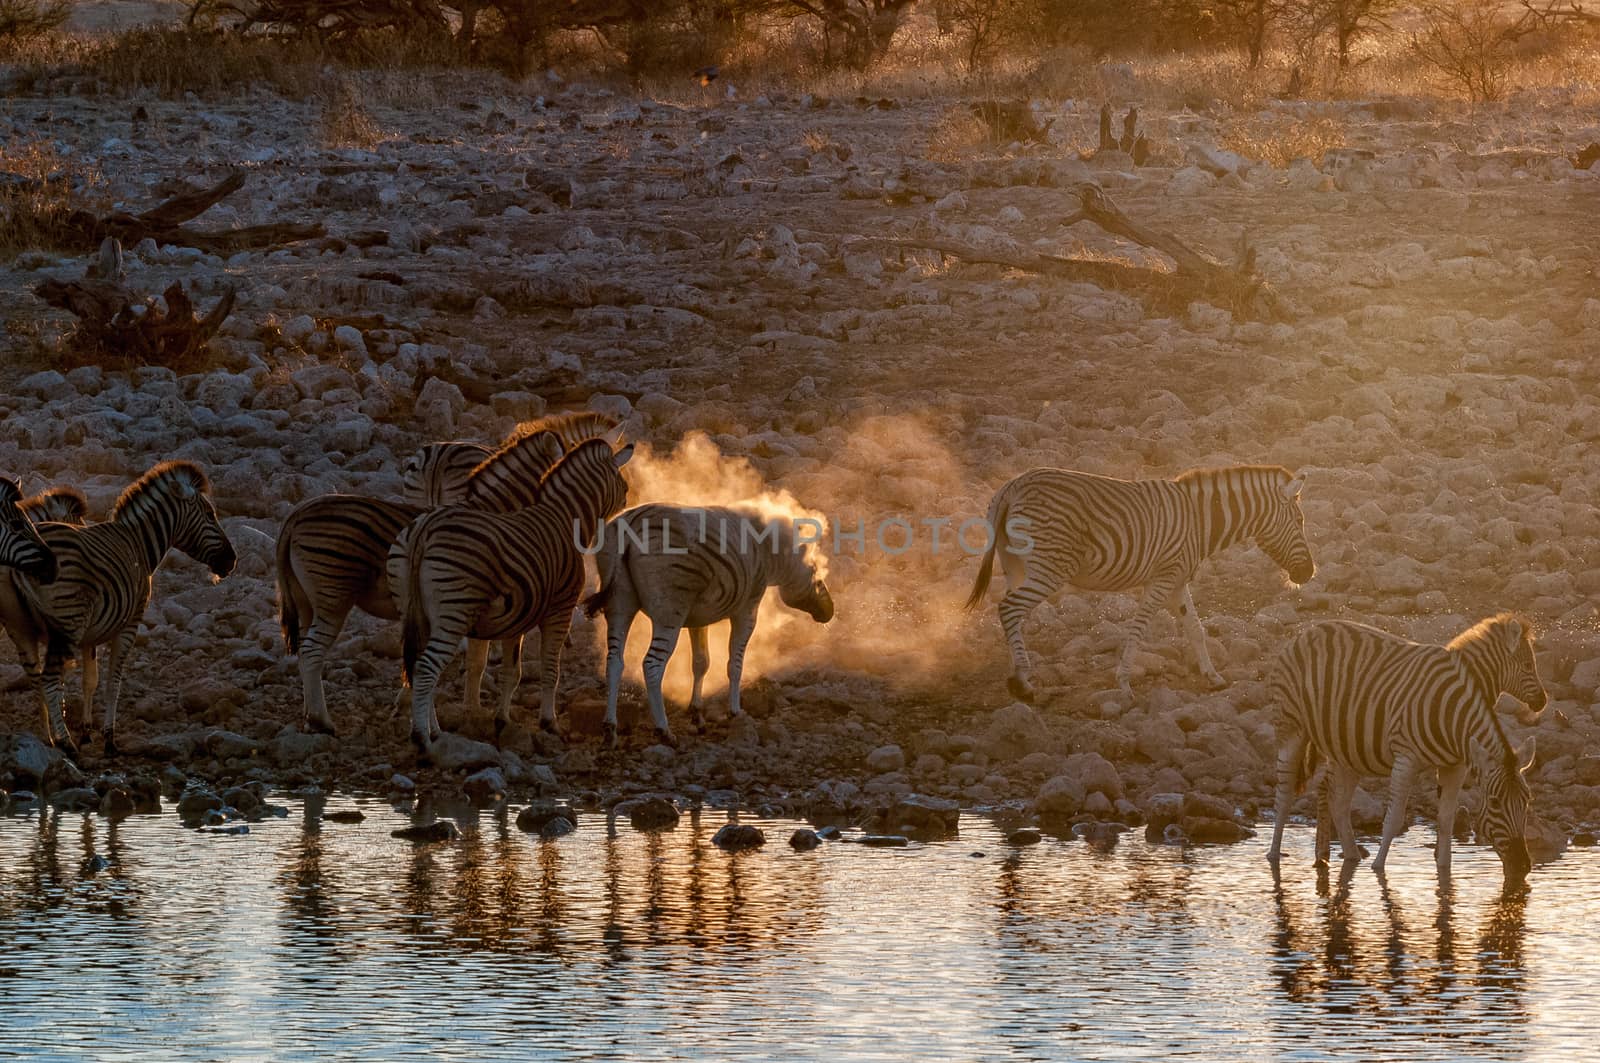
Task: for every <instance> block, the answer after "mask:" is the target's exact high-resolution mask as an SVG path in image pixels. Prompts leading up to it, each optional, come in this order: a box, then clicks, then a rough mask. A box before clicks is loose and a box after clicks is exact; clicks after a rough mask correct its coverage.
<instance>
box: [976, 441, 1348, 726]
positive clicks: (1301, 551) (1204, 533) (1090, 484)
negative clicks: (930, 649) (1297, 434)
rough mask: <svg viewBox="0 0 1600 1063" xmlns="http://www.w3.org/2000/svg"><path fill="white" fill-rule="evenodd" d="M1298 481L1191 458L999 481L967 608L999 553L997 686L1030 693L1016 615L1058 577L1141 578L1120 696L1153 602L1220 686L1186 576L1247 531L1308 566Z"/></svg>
mask: <svg viewBox="0 0 1600 1063" xmlns="http://www.w3.org/2000/svg"><path fill="white" fill-rule="evenodd" d="M1304 486H1305V481H1304V480H1303V479H1301V478H1299V477H1297V476H1295V475H1293V474H1292V473H1290V472H1289V471H1288V470H1287V469H1283V468H1279V467H1278V466H1272V465H1233V466H1227V467H1224V468H1217V469H1193V470H1190V471H1189V472H1186V473H1183V474H1181V475H1180V476H1178V477H1177V478H1176V479H1172V480H1118V479H1114V478H1112V477H1109V476H1095V475H1093V474H1091V473H1084V472H1074V471H1072V470H1070V469H1049V468H1045V469H1033V470H1030V471H1028V472H1025V473H1023V474H1022V475H1021V476H1018V477H1017V478H1016V479H1014V480H1012V481H1011V482H1010V483H1008V484H1006V485H1005V486H1004V487H1002V488H1001V489H1000V491H999V492H998V493H997V494H996V495H995V496H994V501H993V502H991V503H990V505H989V530H990V541H989V547H988V549H987V550H986V551H985V553H984V555H983V562H982V566H981V567H980V568H979V570H978V579H977V582H976V584H974V586H973V588H972V594H971V596H970V597H969V598H968V599H967V608H968V609H975V608H977V607H978V605H979V604H980V603H981V602H982V601H983V597H984V594H985V593H986V592H987V591H988V589H989V578H990V574H991V572H992V569H993V566H994V559H995V555H996V554H997V553H998V554H999V557H1000V566H1001V568H1003V569H1004V570H1005V574H1006V593H1005V596H1004V597H1003V598H1001V599H1000V624H1001V627H1003V628H1004V629H1005V635H1006V642H1007V643H1008V644H1009V645H1010V647H1011V660H1012V672H1011V676H1010V678H1009V679H1007V681H1006V686H1007V688H1008V689H1009V690H1010V691H1011V694H1012V696H1013V697H1016V698H1019V699H1021V700H1024V701H1030V700H1032V699H1033V696H1034V690H1033V684H1032V683H1031V682H1029V675H1030V672H1031V670H1030V668H1029V665H1028V651H1027V648H1026V647H1025V646H1024V645H1023V642H1022V623H1023V621H1024V620H1025V619H1026V618H1027V616H1028V614H1029V613H1030V612H1032V611H1033V609H1034V607H1035V606H1037V605H1038V604H1039V603H1040V602H1041V601H1043V600H1044V599H1045V598H1047V597H1049V596H1050V595H1052V594H1054V593H1055V592H1056V591H1058V590H1059V589H1060V588H1061V587H1062V586H1063V585H1065V584H1067V583H1070V584H1072V585H1073V586H1075V587H1079V588H1082V589H1084V590H1099V591H1124V590H1132V589H1133V588H1135V587H1140V586H1142V587H1143V588H1144V598H1143V600H1142V601H1141V602H1140V603H1139V609H1138V611H1137V612H1136V613H1135V614H1134V617H1133V621H1132V623H1131V624H1130V625H1129V629H1128V635H1127V641H1126V643H1124V645H1123V649H1122V657H1121V659H1120V661H1119V662H1118V664H1117V686H1118V687H1119V688H1121V690H1122V693H1123V695H1124V696H1125V697H1127V696H1131V695H1132V693H1133V691H1132V687H1131V684H1130V682H1129V676H1130V674H1131V671H1132V666H1133V655H1134V653H1135V652H1136V651H1137V650H1138V648H1139V643H1140V640H1142V639H1143V638H1144V634H1145V629H1146V628H1148V627H1149V625H1150V622H1151V621H1152V620H1153V619H1155V615H1156V614H1157V613H1158V612H1160V611H1161V610H1162V609H1170V610H1171V611H1172V612H1173V614H1174V615H1175V616H1177V617H1178V618H1179V619H1180V620H1181V621H1182V624H1183V629H1184V633H1185V635H1186V636H1187V637H1188V640H1189V644H1190V646H1191V647H1192V648H1193V650H1194V655H1195V658H1196V661H1197V662H1198V664H1199V666H1200V672H1201V674H1202V675H1204V676H1205V677H1206V679H1208V680H1209V681H1210V682H1211V684H1212V685H1213V686H1214V687H1219V688H1220V687H1224V686H1226V685H1227V680H1225V679H1223V678H1222V676H1221V675H1220V674H1219V673H1218V672H1217V670H1216V669H1215V668H1213V667H1212V665H1211V655H1210V653H1208V652H1207V650H1206V636H1205V628H1204V627H1202V626H1201V623H1200V618H1199V616H1198V615H1197V614H1196V613H1195V608H1194V596H1193V595H1192V594H1191V593H1190V591H1189V580H1190V579H1191V578H1193V576H1194V573H1195V569H1197V568H1198V567H1199V565H1200V563H1201V562H1202V561H1204V560H1206V559H1207V558H1209V557H1211V556H1213V555H1215V554H1218V553H1220V552H1221V551H1223V550H1225V549H1227V548H1228V547H1230V546H1232V545H1234V544H1235V543H1240V542H1246V541H1253V542H1255V543H1256V545H1258V546H1260V547H1261V549H1262V550H1264V551H1265V552H1266V554H1267V556H1268V557H1270V558H1272V560H1273V561H1275V562H1276V563H1277V565H1278V567H1279V568H1281V569H1283V571H1284V572H1285V573H1286V574H1287V575H1288V577H1289V579H1290V580H1291V581H1292V582H1294V583H1296V584H1301V583H1304V582H1306V581H1307V580H1309V579H1310V578H1311V577H1312V575H1313V574H1314V573H1315V571H1316V567H1315V566H1314V565H1313V564H1312V561H1311V548H1310V547H1309V546H1308V545H1307V544H1306V537H1305V514H1304V513H1302V512H1301V510H1300V490H1301V488H1302V487H1304Z"/></svg>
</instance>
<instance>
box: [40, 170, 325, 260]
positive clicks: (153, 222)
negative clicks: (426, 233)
mask: <svg viewBox="0 0 1600 1063" xmlns="http://www.w3.org/2000/svg"><path fill="white" fill-rule="evenodd" d="M244 182H245V175H244V174H242V173H233V174H230V175H229V176H228V177H226V178H224V179H223V180H222V181H220V182H219V183H217V184H215V185H213V186H211V187H210V188H205V189H200V190H198V191H194V192H185V193H182V194H180V195H176V196H173V197H172V198H171V199H168V200H166V201H165V202H163V203H160V204H158V205H156V206H154V207H152V208H151V209H149V210H147V211H145V212H143V213H142V214H129V213H127V212H125V211H117V212H115V213H112V214H107V215H105V216H104V217H101V216H98V215H95V214H91V213H89V212H88V211H86V210H68V211H60V212H54V213H50V214H46V215H41V216H39V217H36V218H33V219H30V221H31V222H32V226H31V227H32V229H33V230H34V231H36V232H37V233H38V234H39V236H40V239H41V240H42V241H44V242H46V243H47V244H49V245H50V246H54V247H59V248H61V249H62V250H67V251H82V252H88V251H92V250H94V249H95V248H96V247H98V246H100V245H101V244H102V243H103V242H104V241H105V240H107V239H114V240H117V241H118V242H120V243H121V244H123V245H124V246H132V245H134V244H137V243H138V242H139V241H141V240H144V239H147V238H148V239H151V240H154V241H155V242H156V243H158V244H162V245H166V244H172V245H175V246H178V247H193V248H198V249H199V250H201V251H210V252H217V251H244V250H252V249H258V248H265V247H276V246H278V245H280V244H287V243H294V242H296V241H300V240H314V239H318V238H320V237H323V236H326V235H327V230H326V229H325V228H323V227H322V226H321V225H317V224H298V223H294V222H275V223H272V224H269V225H251V226H246V227H244V228H241V229H217V230H200V229H190V228H186V227H185V225H184V223H185V222H189V221H192V220H193V219H194V218H196V217H198V216H199V215H201V214H203V213H205V211H207V210H209V209H210V208H211V207H213V206H215V205H216V204H217V203H220V202H221V201H222V200H224V199H226V198H227V197H228V196H230V195H232V194H233V193H235V192H237V191H238V190H239V189H240V188H243V187H244Z"/></svg>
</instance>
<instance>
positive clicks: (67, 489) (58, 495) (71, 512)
mask: <svg viewBox="0 0 1600 1063" xmlns="http://www.w3.org/2000/svg"><path fill="white" fill-rule="evenodd" d="M18 508H20V509H21V510H22V511H23V512H24V513H27V514H30V515H32V514H33V513H34V512H35V511H40V512H45V513H48V512H49V511H50V510H52V509H59V510H61V511H62V513H63V515H64V516H65V517H66V523H68V524H81V523H83V521H84V519H85V518H86V517H88V516H89V500H88V499H87V498H85V497H84V495H83V492H82V491H80V490H78V489H77V488H76V487H72V486H69V485H67V484H57V485H56V486H54V487H46V488H45V489H44V490H43V491H40V492H39V493H38V494H36V495H30V496H29V497H27V498H25V499H23V500H22V502H21V503H20V504H19V507H18ZM33 519H35V520H40V519H46V518H40V517H34V518H33Z"/></svg>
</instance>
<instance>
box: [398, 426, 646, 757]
mask: <svg viewBox="0 0 1600 1063" xmlns="http://www.w3.org/2000/svg"><path fill="white" fill-rule="evenodd" d="M632 455H633V447H632V445H631V444H630V445H629V446H626V447H623V448H622V449H621V450H613V449H612V445H611V443H610V442H609V441H608V440H605V439H591V440H589V441H588V442H586V443H581V444H579V445H578V446H577V447H576V448H574V449H573V450H571V451H568V452H567V453H566V455H564V456H563V457H562V459H561V460H560V461H559V462H557V463H556V465H555V467H554V468H552V469H551V470H550V472H549V473H548V474H547V475H546V476H545V478H544V481H543V482H542V483H541V484H540V486H539V504H538V505H536V506H531V507H529V508H526V509H520V510H517V511H516V512H513V513H493V512H489V511H487V510H482V509H474V508H470V507H468V506H445V507H443V508H440V509H434V510H430V511H428V512H427V513H426V514H424V515H423V516H422V517H420V518H418V520H417V521H416V523H415V524H413V525H412V527H411V529H410V532H409V535H408V541H407V553H406V569H407V570H406V593H405V635H404V665H405V679H406V683H407V685H408V686H409V687H410V688H411V738H412V740H413V741H414V742H416V744H417V747H418V749H419V751H420V753H421V756H422V757H423V759H426V758H427V756H428V751H429V749H430V747H431V745H432V742H433V739H434V737H435V736H436V735H435V731H434V728H435V727H436V726H437V724H436V723H435V719H434V712H433V697H434V687H435V685H436V684H437V682H438V679H439V675H440V673H441V672H443V670H444V667H445V665H447V664H449V663H450V662H451V660H453V659H454V658H455V655H456V650H457V648H458V647H459V646H460V644H461V640H462V639H463V638H472V639H479V640H489V639H493V640H497V641H499V642H500V645H501V650H502V653H503V659H504V661H505V672H506V681H505V682H503V683H501V684H500V698H499V707H498V709H497V710H496V713H495V734H496V736H497V737H498V735H499V734H500V733H501V732H502V731H503V730H504V729H505V726H506V724H507V723H509V722H510V718H511V695H512V693H513V692H514V691H515V689H516V686H517V683H518V681H519V679H520V676H521V658H520V653H521V646H522V636H523V635H524V634H526V633H527V632H528V631H530V630H532V629H534V628H538V629H539V630H540V657H541V658H542V665H543V669H542V671H543V683H542V689H541V697H542V700H541V705H540V712H539V722H540V725H541V726H543V727H544V728H545V729H547V730H552V731H553V730H554V729H555V723H556V683H557V680H558V679H559V677H560V667H561V651H562V648H563V646H564V645H565V643H566V640H567V630H568V629H569V628H570V627H571V625H572V610H573V607H574V606H576V605H577V604H578V598H579V597H580V596H581V595H582V593H583V583H584V570H583V545H582V544H587V543H589V542H591V541H593V539H594V537H595V535H596V534H597V533H598V532H599V530H600V526H601V524H602V523H603V522H604V521H605V520H606V519H607V518H609V517H610V516H611V515H612V514H614V513H616V512H617V511H618V510H620V509H621V508H622V507H623V505H624V504H625V503H626V502H627V498H628V485H627V481H625V480H624V479H623V478H622V473H621V469H622V466H623V465H624V464H626V463H627V461H628V459H629V458H630V457H631V456H632Z"/></svg>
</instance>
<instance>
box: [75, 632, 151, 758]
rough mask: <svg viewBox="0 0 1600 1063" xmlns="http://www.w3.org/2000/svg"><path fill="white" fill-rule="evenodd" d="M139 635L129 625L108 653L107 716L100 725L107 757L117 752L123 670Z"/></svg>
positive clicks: (89, 654)
mask: <svg viewBox="0 0 1600 1063" xmlns="http://www.w3.org/2000/svg"><path fill="white" fill-rule="evenodd" d="M137 633H138V628H137V627H135V626H133V625H129V626H128V627H125V628H123V629H122V630H121V631H119V632H117V637H116V638H115V639H113V640H112V641H111V648H110V649H109V650H107V651H106V654H107V657H106V692H105V697H104V701H105V715H104V717H103V718H102V723H101V725H100V733H101V734H102V735H103V736H104V737H105V742H106V756H108V757H110V756H115V755H116V752H117V699H118V698H119V697H121V695H122V670H123V666H124V665H126V664H127V663H128V651H129V650H131V649H133V638H134V635H136V634H137ZM93 655H94V650H93V649H86V650H85V651H84V656H85V657H92V656H93Z"/></svg>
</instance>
